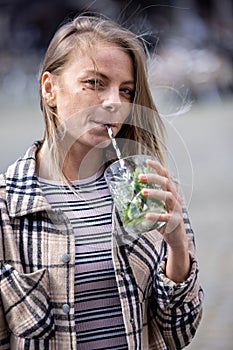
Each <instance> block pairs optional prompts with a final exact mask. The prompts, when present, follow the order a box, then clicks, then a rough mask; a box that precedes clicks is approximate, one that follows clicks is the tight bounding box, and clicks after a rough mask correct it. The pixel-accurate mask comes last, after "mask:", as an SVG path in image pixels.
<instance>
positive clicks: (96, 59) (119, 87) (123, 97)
mask: <svg viewBox="0 0 233 350" xmlns="http://www.w3.org/2000/svg"><path fill="white" fill-rule="evenodd" d="M92 52H93V53H92V54H90V52H83V53H81V54H80V52H79V53H77V52H73V54H72V55H71V57H70V59H69V61H68V62H67V63H66V65H65V67H64V69H63V72H62V74H61V75H60V76H54V75H52V74H50V73H47V72H46V73H44V76H43V80H42V92H43V94H44V97H45V98H46V96H47V98H49V99H50V100H51V101H52V102H53V105H55V106H56V109H57V114H58V116H59V119H60V122H61V123H65V124H66V127H67V129H68V130H69V132H70V133H71V134H72V136H74V135H75V138H76V143H78V144H79V146H83V147H94V146H97V145H99V144H101V143H103V142H105V146H106V145H107V144H106V140H108V142H107V143H109V137H108V134H107V131H106V124H109V125H110V126H111V128H112V131H113V134H114V135H116V134H117V133H118V131H119V130H120V128H121V126H122V124H123V123H124V121H125V119H126V118H127V116H128V115H129V113H130V109H131V102H132V100H133V96H134V90H135V82H134V68H133V63H132V59H131V57H130V56H129V54H128V53H126V52H125V51H123V49H121V48H119V47H118V46H116V45H111V44H106V43H99V44H96V45H95V47H94V49H93V51H92ZM48 94H49V96H48Z"/></svg>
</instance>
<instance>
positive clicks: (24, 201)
mask: <svg viewBox="0 0 233 350" xmlns="http://www.w3.org/2000/svg"><path fill="white" fill-rule="evenodd" d="M40 145H41V142H40V141H36V142H35V143H34V144H33V145H32V146H31V147H30V148H29V149H28V150H27V152H26V153H25V155H24V156H23V157H22V158H19V159H18V160H17V161H16V162H15V163H14V164H12V165H11V166H9V168H8V169H7V171H6V173H5V175H4V177H5V186H6V201H7V206H8V210H9V215H10V216H11V217H17V216H23V215H27V214H30V213H34V212H38V211H42V210H46V209H51V207H50V205H49V203H48V202H47V201H46V199H45V197H44V196H43V193H42V190H41V187H40V183H39V180H38V178H37V175H36V153H37V151H38V149H39V147H40Z"/></svg>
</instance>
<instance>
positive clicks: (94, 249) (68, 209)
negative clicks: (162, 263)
mask: <svg viewBox="0 0 233 350" xmlns="http://www.w3.org/2000/svg"><path fill="white" fill-rule="evenodd" d="M40 182H41V187H42V190H43V192H44V194H45V196H46V198H47V200H48V202H49V203H50V204H51V206H52V207H53V208H54V209H62V210H63V211H64V213H65V214H66V215H67V217H68V218H69V220H70V222H71V224H72V227H73V230H74V233H75V248H76V249H75V320H76V331H77V348H78V350H86V349H88V350H95V349H96V350H97V349H101V350H104V349H109V350H110V349H114V350H127V349H128V346H127V343H126V336H125V327H124V322H123V317H122V310H121V305H120V299H119V293H118V289H117V285H116V279H115V272H114V268H113V262H112V256H111V229H112V198H111V195H110V193H109V190H108V187H107V184H106V181H105V179H104V176H103V169H101V170H100V171H99V172H98V173H97V174H96V175H95V176H92V177H90V178H87V179H85V180H80V181H74V182H73V186H74V192H72V191H71V190H70V189H69V188H68V186H65V185H61V184H59V183H57V182H52V181H50V182H48V181H47V180H44V179H40Z"/></svg>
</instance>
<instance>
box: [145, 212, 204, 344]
mask: <svg viewBox="0 0 233 350" xmlns="http://www.w3.org/2000/svg"><path fill="white" fill-rule="evenodd" d="M183 218H184V223H185V228H186V234H187V236H188V241H189V254H190V260H191V269H190V273H189V276H188V278H187V280H186V281H184V282H182V283H175V282H173V281H171V280H169V279H168V278H167V277H166V275H165V268H166V245H165V250H164V257H163V258H162V261H161V263H160V264H159V266H158V270H157V273H156V274H155V278H154V283H155V284H154V298H153V302H152V305H153V306H152V312H153V317H155V319H156V323H157V325H158V327H159V330H160V332H161V333H162V335H163V338H164V341H165V343H166V345H167V346H168V348H169V349H171V350H173V349H174V350H177V349H183V348H184V347H185V346H187V345H188V344H189V343H190V342H191V340H192V338H193V337H194V335H195V333H196V330H197V328H198V326H199V323H200V320H201V318H202V310H203V290H202V288H201V286H200V282H199V268H198V262H197V259H196V257H195V241H194V235H193V231H192V228H191V225H190V221H189V218H188V213H187V210H186V208H183Z"/></svg>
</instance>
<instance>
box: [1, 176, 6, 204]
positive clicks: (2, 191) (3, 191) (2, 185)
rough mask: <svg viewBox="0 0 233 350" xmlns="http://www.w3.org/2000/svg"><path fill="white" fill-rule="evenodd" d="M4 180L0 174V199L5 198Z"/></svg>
mask: <svg viewBox="0 0 233 350" xmlns="http://www.w3.org/2000/svg"><path fill="white" fill-rule="evenodd" d="M5 193H6V180H5V176H4V175H3V174H0V197H2V198H5V197H6V195H5Z"/></svg>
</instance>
